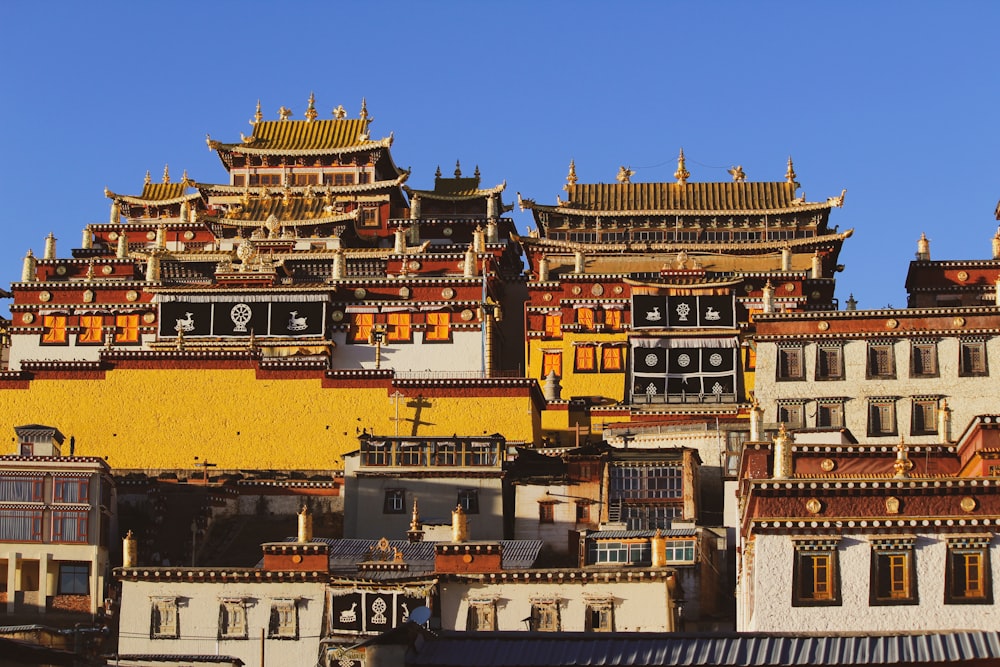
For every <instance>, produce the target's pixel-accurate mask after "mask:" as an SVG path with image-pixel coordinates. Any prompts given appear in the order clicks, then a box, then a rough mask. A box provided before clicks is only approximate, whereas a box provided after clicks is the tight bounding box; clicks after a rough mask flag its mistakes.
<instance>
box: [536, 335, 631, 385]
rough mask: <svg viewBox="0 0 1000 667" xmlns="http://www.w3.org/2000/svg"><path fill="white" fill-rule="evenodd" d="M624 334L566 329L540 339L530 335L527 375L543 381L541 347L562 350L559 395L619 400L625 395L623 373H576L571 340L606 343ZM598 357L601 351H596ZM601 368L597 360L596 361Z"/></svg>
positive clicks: (620, 338)
mask: <svg viewBox="0 0 1000 667" xmlns="http://www.w3.org/2000/svg"><path fill="white" fill-rule="evenodd" d="M625 340H627V336H626V335H625V333H624V332H619V333H611V334H596V333H570V332H566V333H564V334H563V337H562V338H557V339H539V338H533V339H531V340H530V341H529V342H528V377H532V378H536V379H538V380H539V382H544V378H542V352H543V351H544V350H561V351H562V371H563V375H562V379H561V380H560V384H561V385H562V398H564V399H568V398H570V397H572V396H604V397H606V398H609V399H612V400H614V401H621V400H622V399H623V398H624V397H625V373H624V372H618V373H602V372H597V373H577V372H575V371H574V370H573V363H574V354H575V348H574V346H573V343H574V342H576V343H609V342H624V341H625ZM596 354H597V355H598V357H599V355H600V353H599V352H597V353H596ZM628 354H629V352H628V350H626V351H625V355H624V356H625V358H624V361H623V365H624V367H627V365H628V363H629V360H628ZM596 361H597V364H598V367H600V359H599V358H598V359H597V360H596Z"/></svg>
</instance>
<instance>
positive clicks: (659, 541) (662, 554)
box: [650, 528, 667, 567]
mask: <svg viewBox="0 0 1000 667" xmlns="http://www.w3.org/2000/svg"><path fill="white" fill-rule="evenodd" d="M650 548H651V549H650V550H651V551H652V552H653V553H652V555H653V562H652V566H653V567H666V565H667V538H665V537H663V535H662V534H661V533H660V529H659V528H657V529H656V534H655V535H653V537H652V538H651V539H650Z"/></svg>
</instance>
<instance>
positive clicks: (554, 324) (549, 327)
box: [545, 313, 562, 338]
mask: <svg viewBox="0 0 1000 667" xmlns="http://www.w3.org/2000/svg"><path fill="white" fill-rule="evenodd" d="M545 335H546V337H548V338H562V313H555V314H550V315H546V316H545Z"/></svg>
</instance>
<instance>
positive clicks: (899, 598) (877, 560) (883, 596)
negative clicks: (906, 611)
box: [870, 538, 918, 605]
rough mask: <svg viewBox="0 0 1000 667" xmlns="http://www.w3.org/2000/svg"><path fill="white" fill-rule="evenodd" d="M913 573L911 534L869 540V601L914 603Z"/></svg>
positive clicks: (915, 598)
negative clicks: (870, 562) (870, 543)
mask: <svg viewBox="0 0 1000 667" xmlns="http://www.w3.org/2000/svg"><path fill="white" fill-rule="evenodd" d="M916 577H917V573H916V566H915V563H914V551H913V539H912V538H904V539H885V540H880V539H876V540H874V541H873V542H872V571H871V594H870V602H871V604H872V605H886V604H917V601H918V600H917V579H916Z"/></svg>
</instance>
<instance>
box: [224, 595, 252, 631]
mask: <svg viewBox="0 0 1000 667" xmlns="http://www.w3.org/2000/svg"><path fill="white" fill-rule="evenodd" d="M246 638H247V608H246V604H245V603H244V602H243V600H223V601H222V602H221V603H220V604H219V639H246Z"/></svg>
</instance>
